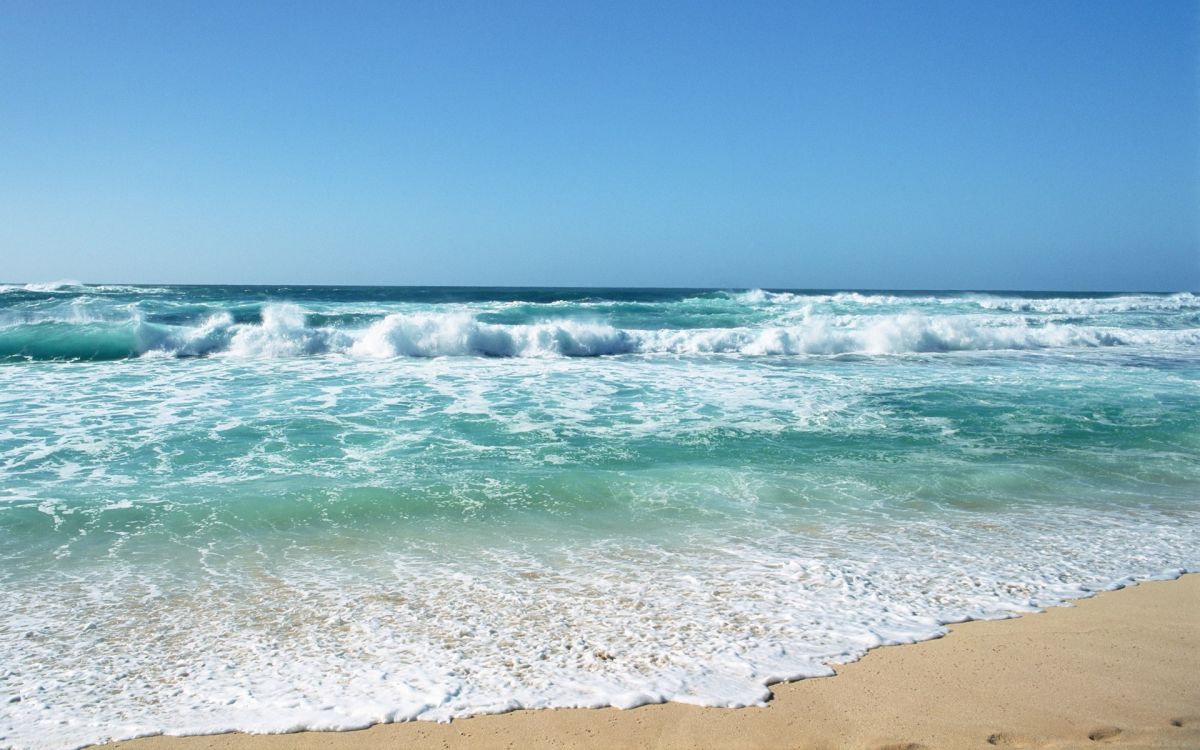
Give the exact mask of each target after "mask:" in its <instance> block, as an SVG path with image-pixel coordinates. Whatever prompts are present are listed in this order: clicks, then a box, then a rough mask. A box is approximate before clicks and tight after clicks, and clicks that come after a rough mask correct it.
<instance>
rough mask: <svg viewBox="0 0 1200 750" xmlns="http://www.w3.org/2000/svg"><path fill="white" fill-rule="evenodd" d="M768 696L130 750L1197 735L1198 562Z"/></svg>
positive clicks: (1187, 738)
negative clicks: (758, 704)
mask: <svg viewBox="0 0 1200 750" xmlns="http://www.w3.org/2000/svg"><path fill="white" fill-rule="evenodd" d="M837 672H838V674H837V676H836V677H829V678H819V679H813V680H804V681H802V682H796V683H791V684H780V685H776V686H775V688H774V689H775V698H774V699H773V700H772V701H771V703H770V704H769V705H768V706H766V707H764V708H743V709H720V708H697V707H694V706H686V705H680V704H666V705H658V706H644V707H642V708H636V709H632V710H627V711H619V710H616V709H601V710H590V709H563V710H543V711H516V712H513V713H510V714H505V715H501V716H481V717H476V718H471V719H461V720H458V721H455V722H453V723H450V724H433V723H428V722H413V723H409V724H392V725H386V726H377V727H373V728H371V729H367V730H363V731H357V732H341V733H322V732H305V733H300V734H290V735H243V734H225V735H215V736H210V737H189V738H169V737H154V738H147V739H142V740H135V741H130V742H121V743H114V744H113V745H111V746H110V747H119V748H123V749H124V750H167V749H168V748H170V749H173V750H203V749H204V748H220V749H222V750H224V749H225V748H228V749H230V750H283V749H284V748H346V749H347V750H349V749H351V748H405V749H410V750H425V749H426V748H515V749H516V750H524V749H526V748H634V747H636V748H870V749H882V748H892V749H893V750H896V749H899V748H911V749H912V750H916V749H917V748H985V749H986V748H993V747H1054V748H1095V747H1100V746H1113V747H1154V748H1159V747H1170V748H1200V575H1188V576H1184V577H1183V578H1181V579H1179V580H1178V581H1165V582H1155V583H1147V584H1143V585H1141V586H1137V587H1134V588H1128V589H1124V590H1121V591H1116V592H1110V593H1104V594H1101V595H1099V596H1097V597H1095V598H1093V599H1087V600H1083V601H1080V602H1077V604H1076V606H1074V607H1058V608H1054V609H1051V610H1049V611H1047V612H1045V613H1040V614H1033V615H1027V616H1024V617H1021V618H1018V619H1014V620H1001V621H991V622H970V623H964V624H962V625H956V626H954V627H953V628H952V632H951V633H950V635H948V636H946V637H945V638H941V639H938V640H933V641H926V642H924V643H918V644H913V645H908V646H895V647H887V648H881V649H877V650H875V651H872V652H871V653H870V654H868V655H867V656H866V657H865V658H863V659H862V660H861V661H858V662H856V663H854V664H847V665H845V666H842V667H839V668H838V670H837Z"/></svg>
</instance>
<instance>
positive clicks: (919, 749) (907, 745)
mask: <svg viewBox="0 0 1200 750" xmlns="http://www.w3.org/2000/svg"><path fill="white" fill-rule="evenodd" d="M878 750H929V749H928V748H927V747H925V746H924V745H922V744H921V743H920V742H890V743H888V744H886V745H880V746H879V748H878Z"/></svg>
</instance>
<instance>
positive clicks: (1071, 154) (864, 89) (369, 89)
mask: <svg viewBox="0 0 1200 750" xmlns="http://www.w3.org/2000/svg"><path fill="white" fill-rule="evenodd" d="M60 278H74V279H81V280H83V281H131V282H179V283H210V282H212V283H216V282H231V283H304V284H318V283H330V284H337V283H344V284H354V283H359V284H481V285H500V284H508V285H636V286H724V287H729V286H736V287H754V286H766V287H825V288H828V287H840V288H976V289H979V288H982V289H1063V290H1072V289H1077V290H1088V289H1160V290H1177V289H1193V290H1196V289H1200V4H1198V3H1197V2H1169V1H1166V0H1150V1H1148V2H1126V1H1124V0H1122V1H1120V2H1103V1H1101V2H1096V1H1094V0H1088V1H1086V2H1065V1H1056V2H1041V1H1039V2H1012V1H1009V0H1004V1H999V0H997V1H996V2H964V1H962V0H957V1H955V2H946V3H921V2H912V3H908V2H895V3H890V2H867V3H862V4H855V3H843V2H819V3H818V2H811V3H809V2H796V1H794V2H779V3H755V2H748V3H733V2H713V3H667V2H663V3H650V2H629V3H621V2H594V3H583V2H572V1H571V0H559V1H557V2H547V3H536V2H532V1H531V0H521V1H519V2H479V1H478V0H471V1H469V2H461V3H459V2H447V1H443V0H439V1H437V2H428V3H417V2H387V3H378V4H376V3H354V2H346V3H342V2H320V3H318V2H311V3H305V2H292V3H267V2H228V3H224V2H207V1H206V2H199V1H196V2H188V3H172V2H149V1H145V2H90V1H89V2H79V3H62V2H55V1H54V0H36V1H34V2H24V1H23V0H6V1H5V2H4V3H3V5H2V6H0V279H3V280H6V281H31V280H43V281H44V280H52V279H60Z"/></svg>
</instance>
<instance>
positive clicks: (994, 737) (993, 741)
mask: <svg viewBox="0 0 1200 750" xmlns="http://www.w3.org/2000/svg"><path fill="white" fill-rule="evenodd" d="M987 742H988V744H989V745H995V746H996V747H1033V746H1034V744H1035V743H1033V742H1031V741H1030V740H1028V739H1026V738H1025V737H1022V736H1020V735H1018V734H1011V733H1009V732H996V733H995V734H990V735H988V738H987Z"/></svg>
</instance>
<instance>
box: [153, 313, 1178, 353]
mask: <svg viewBox="0 0 1200 750" xmlns="http://www.w3.org/2000/svg"><path fill="white" fill-rule="evenodd" d="M262 317H263V320H262V323H261V324H241V325H234V324H233V323H232V320H231V319H230V318H228V316H214V317H211V318H209V319H208V320H207V321H205V323H204V324H202V325H201V326H198V327H195V328H190V329H183V330H181V331H178V332H175V333H160V334H157V335H145V336H144V337H143V344H144V346H145V348H146V351H153V350H162V349H165V350H168V351H172V352H177V353H179V354H183V355H195V354H207V353H215V352H224V353H227V354H229V355H230V356H236V357H281V356H296V355H302V354H321V353H329V352H335V353H342V354H347V355H350V356H354V357H363V358H381V357H426V358H428V357H444V356H485V357H591V356H606V355H617V354H711V353H716V354H743V355H750V356H770V355H799V354H823V355H829V354H849V353H858V354H868V355H885V354H907V353H930V352H953V351H989V350H1004V349H1007V350H1022V349H1049V348H1068V347H1089V348H1094V347H1107V346H1122V345H1147V346H1171V347H1179V346H1195V345H1197V344H1200V329H1182V330H1152V329H1145V330H1143V329H1131V328H1118V327H1113V326H1097V325H1082V324H1066V323H1054V322H1047V323H1044V324H1035V323H1031V322H1030V321H1028V320H1026V319H1024V318H1002V319H997V318H990V317H987V316H984V315H961V314H960V315H926V314H920V313H902V314H895V315H854V316H850V315H840V316H839V315H811V314H805V315H803V316H802V319H801V320H800V321H798V322H796V323H793V324H789V325H764V326H759V327H731V328H692V329H663V330H639V329H619V328H616V327H613V326H612V325H609V324H606V323H599V322H585V321H577V320H557V321H546V322H540V323H531V324H514V325H500V324H492V323H483V322H480V321H479V320H478V318H477V317H476V316H475V315H473V314H471V313H470V312H466V311H459V312H420V313H395V314H391V315H388V316H386V317H385V318H383V319H382V320H380V321H378V322H376V323H374V324H372V325H370V326H369V327H367V328H366V329H359V330H347V329H337V328H312V327H308V326H306V325H305V315H304V313H303V311H302V310H301V309H300V308H299V307H297V306H295V305H269V306H267V307H266V308H264V310H263V313H262Z"/></svg>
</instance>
